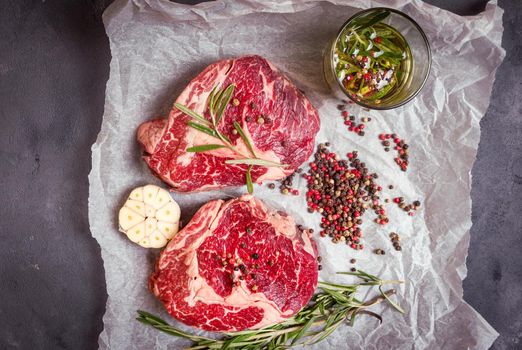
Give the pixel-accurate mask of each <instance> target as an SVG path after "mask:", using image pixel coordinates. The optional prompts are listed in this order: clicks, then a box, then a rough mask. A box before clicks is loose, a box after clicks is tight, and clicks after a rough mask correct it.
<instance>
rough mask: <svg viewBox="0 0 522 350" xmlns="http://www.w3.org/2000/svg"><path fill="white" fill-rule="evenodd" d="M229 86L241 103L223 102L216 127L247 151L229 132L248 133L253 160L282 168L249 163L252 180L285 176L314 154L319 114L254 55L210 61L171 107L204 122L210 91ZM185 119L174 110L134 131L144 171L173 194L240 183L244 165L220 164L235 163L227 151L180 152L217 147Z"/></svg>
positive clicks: (244, 170) (263, 61)
mask: <svg viewBox="0 0 522 350" xmlns="http://www.w3.org/2000/svg"><path fill="white" fill-rule="evenodd" d="M232 83H233V84H235V85H236V88H235V91H234V96H233V98H236V99H238V100H239V105H238V106H234V105H233V104H232V103H230V104H229V105H228V107H227V109H226V111H225V113H224V116H223V118H222V120H221V122H220V124H219V130H220V131H221V132H222V133H223V134H224V135H227V136H228V137H229V138H230V139H231V140H232V143H234V144H235V145H236V146H237V148H238V149H240V150H244V151H245V153H246V154H248V150H247V148H246V146H245V144H244V143H243V141H242V139H241V138H240V136H239V135H237V134H234V133H233V129H234V127H233V124H234V121H237V122H238V123H239V124H240V125H241V126H242V128H243V129H244V130H245V132H246V133H247V134H248V135H250V139H251V140H252V142H253V146H254V149H255V151H256V153H257V156H258V157H260V158H263V159H266V160H271V161H275V162H278V163H280V164H287V165H288V167H286V168H284V169H283V168H277V167H271V168H265V167H261V166H255V167H254V168H253V170H252V180H253V181H254V182H257V183H261V182H262V181H264V180H277V179H282V178H285V177H286V176H288V175H289V174H291V173H293V172H294V171H295V170H296V169H297V168H298V167H299V166H300V165H301V164H302V163H303V162H305V161H306V160H307V159H308V157H310V155H311V154H312V151H313V148H314V140H315V135H316V134H317V132H318V131H319V115H318V114H317V111H316V110H315V108H314V107H313V106H312V104H311V103H310V102H309V101H308V99H307V98H306V97H305V96H304V95H303V93H302V92H301V91H300V90H299V89H297V88H296V87H295V86H294V85H293V84H292V83H291V82H290V81H289V80H288V79H287V78H286V77H285V76H284V75H283V74H282V73H281V72H279V71H278V70H277V69H276V68H274V67H273V66H272V65H271V64H270V63H269V62H268V61H267V60H266V59H264V58H262V57H259V56H245V57H240V58H236V59H229V60H223V61H219V62H216V63H214V64H211V65H210V66H208V67H207V68H206V69H205V70H204V71H203V72H201V73H200V74H199V75H198V76H197V77H196V78H195V79H193V80H192V81H191V82H190V84H189V85H188V86H187V87H186V88H185V90H184V91H183V92H182V93H181V95H180V96H179V97H178V99H177V100H176V102H178V103H181V104H183V105H185V106H187V107H189V108H190V109H191V110H193V111H195V112H197V113H199V114H200V115H204V116H205V117H206V118H207V119H208V120H210V115H209V114H208V112H207V106H208V98H209V94H210V92H211V91H212V89H213V88H214V87H215V86H218V87H220V88H223V89H224V88H226V87H227V86H228V85H230V84H232ZM259 116H263V119H264V123H263V124H260V123H258V122H257V120H258V118H259ZM189 120H191V118H190V117H189V116H187V115H185V114H183V113H182V112H180V111H179V110H178V109H176V108H174V107H173V108H172V110H171V111H170V115H169V117H168V119H167V120H163V121H162V120H153V121H150V122H146V123H144V124H142V125H141V126H140V127H139V129H138V141H139V142H140V143H141V144H142V145H143V147H144V149H145V153H146V154H145V156H144V157H143V158H144V160H145V162H147V164H148V165H149V167H150V169H151V170H152V171H153V172H154V173H156V174H157V175H158V176H159V177H160V178H161V179H162V180H163V181H165V182H166V183H167V184H169V185H170V186H172V188H173V189H174V190H176V191H179V192H192V191H204V190H210V189H218V188H223V187H226V186H239V185H244V184H245V173H246V169H247V165H244V164H239V165H230V164H225V160H227V159H233V158H239V157H238V156H237V154H235V153H233V152H232V151H230V150H229V149H218V150H213V151H208V152H205V153H188V152H186V151H185V150H186V149H187V148H188V147H191V146H197V145H203V144H215V143H219V141H218V140H216V139H214V138H212V137H211V136H208V135H206V134H204V133H202V132H199V131H197V130H195V129H193V128H191V127H189V126H187V122H188V121H189Z"/></svg>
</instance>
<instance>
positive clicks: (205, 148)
mask: <svg viewBox="0 0 522 350" xmlns="http://www.w3.org/2000/svg"><path fill="white" fill-rule="evenodd" d="M218 148H225V146H224V145H201V146H194V147H189V148H187V149H186V151H187V152H206V151H212V150H214V149H218Z"/></svg>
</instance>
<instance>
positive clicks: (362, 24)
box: [352, 9, 390, 30]
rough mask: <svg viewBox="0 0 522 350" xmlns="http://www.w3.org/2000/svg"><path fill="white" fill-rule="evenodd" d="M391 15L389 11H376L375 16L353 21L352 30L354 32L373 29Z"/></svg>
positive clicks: (371, 15)
mask: <svg viewBox="0 0 522 350" xmlns="http://www.w3.org/2000/svg"><path fill="white" fill-rule="evenodd" d="M389 15H390V11H388V10H384V9H383V10H380V11H376V12H375V13H373V14H369V15H366V16H364V17H360V18H357V19H356V20H354V21H352V29H353V30H361V29H364V28H367V27H371V26H373V25H374V24H376V23H379V22H380V21H382V20H383V19H385V18H386V17H388V16H389Z"/></svg>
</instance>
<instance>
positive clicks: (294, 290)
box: [150, 195, 317, 331]
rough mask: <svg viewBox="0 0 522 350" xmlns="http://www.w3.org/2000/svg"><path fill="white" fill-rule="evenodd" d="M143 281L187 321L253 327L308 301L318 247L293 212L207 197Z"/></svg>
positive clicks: (245, 199)
mask: <svg viewBox="0 0 522 350" xmlns="http://www.w3.org/2000/svg"><path fill="white" fill-rule="evenodd" d="M240 276H242V277H240ZM150 286H151V289H152V291H153V292H154V294H155V295H156V296H157V297H158V298H159V299H160V300H161V301H162V302H163V303H164V304H165V307H166V308H167V310H168V312H169V313H170V314H171V315H172V316H174V317H175V318H176V319H178V320H180V321H182V322H184V323H186V324H188V325H191V326H195V327H199V328H201V329H204V330H208V331H240V330H243V329H247V328H250V329H253V328H260V327H264V326H266V325H269V324H273V323H277V322H281V321H284V320H285V319H287V318H289V317H291V316H293V315H294V314H296V313H297V312H298V311H299V310H300V309H301V308H302V307H303V306H305V305H306V304H307V303H308V301H309V300H310V298H311V297H312V295H313V293H314V290H315V288H316V286H317V247H316V245H315V242H314V241H313V240H312V239H311V237H310V234H309V232H308V231H303V230H300V229H299V228H298V227H296V225H295V222H294V220H293V219H292V217H290V216H288V215H287V214H286V213H284V212H276V211H273V210H271V209H268V208H267V207H266V206H265V205H264V204H263V203H262V202H261V201H260V200H258V199H256V198H254V197H252V196H250V195H245V196H242V197H240V198H236V199H232V200H230V201H228V202H224V201H222V200H214V201H211V202H208V203H207V204H205V205H204V206H203V207H201V208H200V209H199V211H198V212H197V213H196V214H195V215H194V217H193V218H192V220H191V221H190V222H189V223H188V224H187V226H185V228H183V230H181V231H180V232H179V233H178V234H177V235H176V236H175V237H174V238H173V239H172V241H170V243H169V244H168V246H167V247H166V248H165V250H164V251H163V252H162V253H161V256H160V258H159V260H158V263H157V266H156V271H155V272H154V273H153V275H152V276H151V279H150Z"/></svg>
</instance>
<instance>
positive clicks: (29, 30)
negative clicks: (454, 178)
mask: <svg viewBox="0 0 522 350" xmlns="http://www.w3.org/2000/svg"><path fill="white" fill-rule="evenodd" d="M108 2H110V1H109V0H105V1H104V0H95V1H86V0H84V1H48V2H42V1H16V0H12V1H1V2H0V33H1V35H0V102H1V108H0V113H1V119H0V164H1V169H0V183H1V193H2V198H3V199H4V200H3V203H4V204H3V205H2V206H1V208H0V228H1V230H0V235H1V236H0V237H1V239H2V244H1V246H0V252H1V254H0V280H1V284H0V296H1V301H0V313H1V315H2V317H1V318H0V348H1V349H10V348H15V349H16V348H19V349H60V348H62V349H93V348H95V347H96V344H97V335H98V333H99V332H100V331H101V328H102V322H101V317H102V315H103V312H104V305H105V298H106V293H105V283H104V279H103V268H102V263H101V258H100V252H99V247H98V246H97V244H96V242H95V241H94V240H93V239H92V238H91V236H90V233H89V227H88V222H87V193H88V182H87V174H88V172H89V170H90V160H91V158H90V145H91V144H92V143H93V142H94V140H95V138H96V134H97V133H98V130H99V127H100V123H101V117H102V113H103V99H104V90H105V82H106V80H107V78H108V73H109V68H108V63H109V59H110V56H109V47H108V42H107V39H106V37H105V34H104V30H103V25H102V23H101V18H100V15H101V12H102V10H103V8H104V6H105V4H106V3H108ZM184 2H190V1H184ZM428 2H430V3H433V4H437V5H439V6H441V7H444V8H447V9H449V10H452V11H454V12H456V13H459V14H474V13H477V12H479V11H480V10H481V9H483V8H484V1H476V0H466V1H451V0H445V1H443V0H429V1H428ZM500 5H501V6H502V7H503V8H504V9H506V13H505V15H504V25H505V32H504V39H503V46H504V47H505V48H506V49H507V57H506V60H505V61H504V63H503V64H502V66H501V68H500V69H499V71H498V73H497V80H496V82H495V87H494V91H493V98H492V102H491V106H490V108H489V110H488V112H487V114H486V117H485V118H484V119H483V121H482V124H481V126H482V138H481V143H480V147H479V153H478V159H477V161H476V163H475V166H474V168H473V172H472V174H473V190H472V198H473V223H474V224H473V227H472V230H471V247H470V254H469V257H468V269H469V272H468V276H469V277H468V278H467V279H466V280H465V282H464V293H465V294H464V296H465V299H466V300H467V301H468V302H469V303H470V304H471V305H473V306H474V307H475V308H476V309H477V310H478V311H479V312H481V313H482V314H483V315H484V317H485V318H486V319H487V320H488V321H489V322H490V323H491V324H492V325H493V326H494V327H495V328H496V329H497V330H498V331H499V332H500V333H501V336H500V338H499V339H498V340H497V342H496V343H495V345H494V348H495V349H516V348H522V316H521V315H522V314H521V313H520V311H519V310H520V309H521V308H522V259H521V258H520V249H521V248H522V215H521V214H522V204H521V203H522V103H521V102H520V98H521V97H522V96H521V93H522V83H521V80H520V79H522V57H521V54H522V44H521V39H522V30H521V27H522V18H521V17H522V2H520V1H501V2H500Z"/></svg>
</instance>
